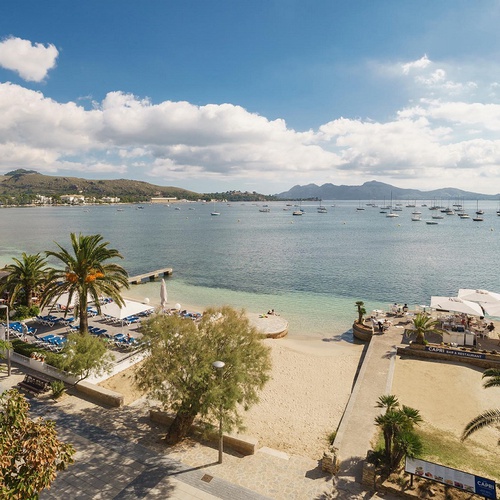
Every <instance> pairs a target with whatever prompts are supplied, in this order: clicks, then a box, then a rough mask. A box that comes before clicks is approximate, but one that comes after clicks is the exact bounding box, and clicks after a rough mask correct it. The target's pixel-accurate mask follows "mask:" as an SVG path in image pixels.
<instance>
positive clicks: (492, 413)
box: [461, 408, 500, 441]
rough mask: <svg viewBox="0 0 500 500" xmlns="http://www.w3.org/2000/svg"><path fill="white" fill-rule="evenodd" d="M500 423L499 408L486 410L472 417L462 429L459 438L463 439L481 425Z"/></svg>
mask: <svg viewBox="0 0 500 500" xmlns="http://www.w3.org/2000/svg"><path fill="white" fill-rule="evenodd" d="M496 423H500V409H498V408H497V409H493V410H486V411H485V412H483V413H481V414H480V415H478V416H477V417H475V418H474V419H472V420H471V421H470V422H469V423H468V424H467V425H466V426H465V429H464V432H463V433H462V437H461V440H462V441H464V440H465V439H467V438H468V437H469V436H470V435H471V434H473V433H474V432H476V431H478V430H479V429H482V428H483V427H489V426H490V425H493V424H496Z"/></svg>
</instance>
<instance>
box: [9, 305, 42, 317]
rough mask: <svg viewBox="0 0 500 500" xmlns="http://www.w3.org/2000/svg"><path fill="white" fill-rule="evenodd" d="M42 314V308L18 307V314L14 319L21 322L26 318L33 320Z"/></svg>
mask: <svg viewBox="0 0 500 500" xmlns="http://www.w3.org/2000/svg"><path fill="white" fill-rule="evenodd" d="M39 314H40V308H39V307H38V306H31V307H26V306H16V313H15V314H14V316H13V317H12V319H15V320H20V319H25V318H33V317H34V316H38V315H39Z"/></svg>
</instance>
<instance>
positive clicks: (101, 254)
mask: <svg viewBox="0 0 500 500" xmlns="http://www.w3.org/2000/svg"><path fill="white" fill-rule="evenodd" d="M102 240H103V237H102V236H101V235H100V234H95V235H90V236H83V235H81V234H80V235H78V236H76V234H75V233H71V246H72V250H73V253H70V252H69V251H68V250H66V249H64V248H63V247H62V246H61V245H59V244H57V246H58V247H59V249H60V251H59V252H54V251H47V252H46V254H47V256H50V257H55V258H56V259H58V260H60V261H61V262H62V263H63V264H64V269H51V270H50V271H49V276H48V281H47V286H46V287H45V291H44V294H43V298H42V306H46V305H47V304H49V303H50V302H51V301H52V300H53V299H57V298H59V297H60V296H61V295H62V294H63V293H65V292H66V293H68V302H67V307H66V310H68V309H69V307H70V305H71V304H72V302H73V297H76V299H77V301H76V306H75V315H77V316H79V318H80V332H81V333H87V332H88V314H87V304H88V302H89V300H90V301H92V302H94V303H95V305H96V308H97V311H98V312H99V313H100V311H101V305H100V301H99V299H100V297H101V296H103V295H105V296H107V297H110V298H112V299H113V300H114V301H115V302H116V303H117V304H118V305H119V306H122V305H123V304H124V302H123V298H122V296H121V291H120V287H122V286H123V287H125V288H128V287H129V283H128V281H127V277H128V274H127V271H125V269H123V267H121V266H120V265H118V264H116V263H113V262H111V263H110V262H107V261H109V260H111V259H123V257H122V255H121V254H120V253H119V252H118V250H116V249H114V248H108V245H109V242H103V241H102Z"/></svg>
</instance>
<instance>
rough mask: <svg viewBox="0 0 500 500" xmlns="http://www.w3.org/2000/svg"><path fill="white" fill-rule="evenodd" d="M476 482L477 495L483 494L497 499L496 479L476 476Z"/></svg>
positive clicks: (485, 496)
mask: <svg viewBox="0 0 500 500" xmlns="http://www.w3.org/2000/svg"><path fill="white" fill-rule="evenodd" d="M474 484H475V485H476V495H481V496H483V497H484V498H491V499H493V500H496V499H497V491H496V485H495V481H492V480H491V479H486V478H485V477H480V476H474Z"/></svg>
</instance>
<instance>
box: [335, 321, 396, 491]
mask: <svg viewBox="0 0 500 500" xmlns="http://www.w3.org/2000/svg"><path fill="white" fill-rule="evenodd" d="M403 331H404V330H403V328H402V327H398V326H392V327H391V328H389V330H388V331H387V332H386V333H384V334H375V335H374V336H373V337H372V340H371V341H370V344H369V346H368V348H367V351H366V353H365V358H364V361H363V365H362V367H361V370H360V372H359V374H358V378H357V380H356V384H355V387H354V390H353V392H352V394H351V397H350V399H349V403H348V405H347V407H346V410H345V413H344V416H343V417H342V421H341V423H340V426H339V429H338V431H337V436H336V438H335V442H334V446H335V447H336V448H337V449H338V450H339V451H338V454H339V459H340V472H339V474H338V476H337V487H339V488H341V489H342V488H349V486H348V485H349V484H350V483H352V482H354V481H356V482H358V483H360V482H361V476H362V467H363V461H364V459H365V458H366V454H367V452H368V450H370V449H372V445H373V440H374V437H375V435H376V426H375V423H374V420H375V417H376V416H377V415H379V414H380V411H381V410H380V408H376V406H375V405H376V402H377V400H378V398H379V396H382V395H383V394H389V393H390V392H391V388H392V378H393V374H394V364H395V360H396V346H397V345H399V344H400V343H401V335H402V333H403Z"/></svg>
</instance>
